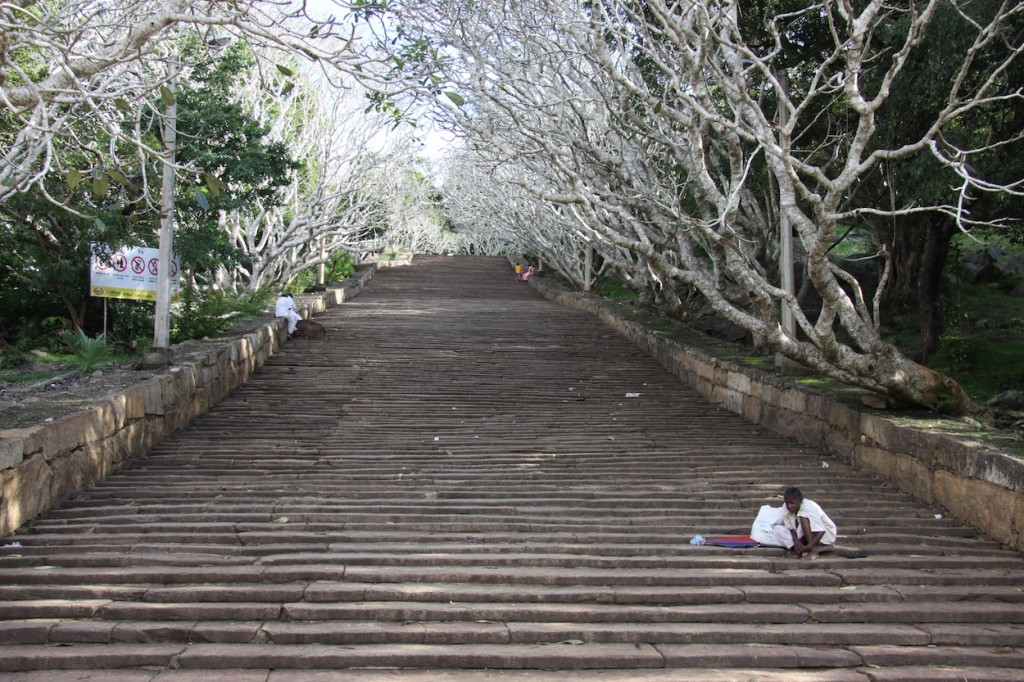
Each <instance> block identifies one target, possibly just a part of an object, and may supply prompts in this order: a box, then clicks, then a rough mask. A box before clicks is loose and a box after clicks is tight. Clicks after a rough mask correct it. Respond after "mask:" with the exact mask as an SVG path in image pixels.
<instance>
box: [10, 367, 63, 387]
mask: <svg viewBox="0 0 1024 682" xmlns="http://www.w3.org/2000/svg"><path fill="white" fill-rule="evenodd" d="M61 373H62V372H31V373H29V374H15V373H14V372H12V371H11V370H3V371H0V383H7V384H30V383H35V382H37V381H45V380H47V379H50V378H52V377H55V376H57V375H58V374H61Z"/></svg>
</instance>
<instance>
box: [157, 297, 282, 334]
mask: <svg viewBox="0 0 1024 682" xmlns="http://www.w3.org/2000/svg"><path fill="white" fill-rule="evenodd" d="M272 297H273V293H272V292H270V291H269V290H264V291H256V292H245V293H242V294H235V293H232V292H228V291H220V290H213V289H210V290H206V291H203V290H201V289H198V288H197V287H193V286H185V287H182V291H181V308H180V310H179V311H178V313H177V314H176V315H175V317H174V319H173V321H172V324H171V342H172V343H181V342H182V341H186V340H188V339H202V338H205V337H209V336H216V335H217V334H219V333H221V332H222V331H224V330H225V329H227V328H228V327H230V326H231V325H232V324H234V323H235V322H237V321H238V320H240V319H243V318H245V317H250V316H253V315H258V314H260V313H262V312H264V311H265V310H266V308H267V306H268V305H269V304H270V300H271V298H272Z"/></svg>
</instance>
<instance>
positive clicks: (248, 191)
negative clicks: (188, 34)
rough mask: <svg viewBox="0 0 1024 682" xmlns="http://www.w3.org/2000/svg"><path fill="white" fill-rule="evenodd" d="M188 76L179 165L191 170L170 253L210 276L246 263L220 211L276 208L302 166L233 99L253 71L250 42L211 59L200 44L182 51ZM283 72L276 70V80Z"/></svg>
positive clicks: (182, 96) (182, 94) (181, 104)
mask: <svg viewBox="0 0 1024 682" xmlns="http://www.w3.org/2000/svg"><path fill="white" fill-rule="evenodd" d="M182 53H183V61H185V62H187V63H188V64H189V65H190V77H189V79H188V80H186V81H184V82H182V84H181V85H180V87H179V90H178V95H177V105H178V109H177V117H178V122H177V127H178V140H179V146H178V152H177V154H178V161H179V162H180V163H182V164H183V165H185V166H187V167H189V168H190V169H192V170H191V174H190V175H188V176H186V177H185V178H184V181H185V185H186V187H188V189H183V190H181V191H180V194H182V195H184V196H183V197H181V198H179V200H178V202H177V203H178V206H177V210H178V217H179V227H178V231H177V234H176V236H175V251H177V253H178V254H179V255H180V257H181V261H182V264H183V266H184V267H187V268H188V269H190V270H192V271H193V273H194V275H195V276H197V277H201V278H202V277H207V276H208V275H209V274H210V273H212V272H213V271H215V270H216V269H217V268H218V267H221V266H225V267H230V266H232V265H234V264H236V263H238V262H240V261H241V260H242V259H243V258H244V254H243V252H242V251H240V250H239V249H237V248H236V247H235V245H234V244H233V243H232V241H231V239H230V238H229V237H228V235H227V234H226V233H225V232H224V231H223V230H222V229H221V228H220V225H219V222H218V215H219V212H220V211H232V210H237V211H242V212H248V211H254V210H256V206H257V205H259V206H261V207H264V208H267V207H272V206H276V205H278V204H279V203H280V190H281V188H282V187H284V186H286V185H287V184H288V183H289V181H290V175H291V173H293V172H295V171H297V170H298V169H300V168H301V164H299V163H298V162H296V161H295V160H294V159H293V158H292V157H291V155H290V153H289V151H288V148H287V146H286V145H285V144H284V143H283V142H280V141H270V140H269V139H268V134H269V132H270V127H269V126H268V125H264V124H262V123H260V122H259V121H258V120H257V119H256V118H255V117H254V116H253V115H252V114H251V113H250V112H248V111H246V110H245V109H243V107H242V105H241V104H240V103H239V102H238V101H237V100H236V98H235V97H234V95H233V87H234V83H235V82H236V81H237V80H238V78H239V77H240V76H241V75H242V74H243V73H245V72H247V71H248V70H251V69H253V68H255V59H254V57H253V55H252V52H251V50H250V48H249V46H248V45H247V44H245V43H244V42H241V41H237V42H235V43H233V44H231V45H230V46H228V47H227V48H226V49H225V50H224V51H223V52H222V53H221V54H220V55H219V56H218V59H217V60H216V61H211V60H210V58H209V52H208V51H207V50H206V49H205V48H204V47H203V46H201V45H199V44H198V41H194V40H193V41H188V42H186V43H185V45H184V46H183V48H182ZM286 71H290V70H288V69H286V68H285V69H283V70H282V68H279V69H278V76H283V75H285V72H286Z"/></svg>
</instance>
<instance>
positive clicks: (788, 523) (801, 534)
mask: <svg viewBox="0 0 1024 682" xmlns="http://www.w3.org/2000/svg"><path fill="white" fill-rule="evenodd" d="M782 497H783V499H784V500H785V502H786V512H787V513H786V514H785V515H784V516H782V517H781V518H780V519H779V520H778V521H776V522H775V528H774V530H775V538H776V539H777V540H778V541H779V544H780V545H782V546H783V547H785V548H786V549H791V550H793V551H794V552H796V555H797V556H798V557H800V558H801V559H817V558H818V554H819V553H820V552H824V551H828V550H830V549H832V545H834V544H835V542H836V537H837V529H836V524H835V523H834V522H833V521H832V519H830V518H829V517H828V514H826V513H825V510H823V509H822V508H821V506H819V505H818V503H817V502H814V501H813V500H807V499H804V495H803V493H801V492H800V489H799V488H788V489H787V490H786V492H785V493H783V495H782Z"/></svg>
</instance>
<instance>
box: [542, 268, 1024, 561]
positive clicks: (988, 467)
mask: <svg viewBox="0 0 1024 682" xmlns="http://www.w3.org/2000/svg"><path fill="white" fill-rule="evenodd" d="M530 284H532V285H533V286H534V287H535V288H536V289H537V291H538V292H540V293H541V294H543V295H544V296H545V297H546V298H548V299H549V300H552V301H555V302H557V303H560V304H562V305H564V306H566V307H569V308H573V309H575V310H582V311H585V312H589V313H591V314H593V315H596V316H597V317H599V318H600V319H601V320H602V321H603V322H604V323H605V324H607V325H608V326H609V327H611V328H612V329H615V330H616V331H617V332H619V333H620V334H622V335H623V336H625V337H626V338H628V339H629V340H631V341H633V342H634V343H635V344H637V346H639V347H640V348H641V349H643V350H644V351H646V352H647V353H648V354H650V355H651V356H652V357H654V358H655V359H656V360H658V362H659V363H661V365H662V366H664V367H665V368H666V369H668V370H669V371H670V372H672V373H674V374H676V375H677V376H678V377H679V378H680V379H682V380H683V381H685V382H686V383H687V384H689V385H690V386H691V387H693V388H694V389H695V390H696V391H697V392H699V393H700V394H701V395H703V396H704V397H705V398H706V399H707V400H708V401H710V402H712V403H716V404H720V405H721V406H722V407H724V408H726V409H728V410H730V411H732V412H735V413H737V414H740V415H742V416H743V417H744V418H746V419H747V421H749V422H751V423H754V424H758V425H761V426H763V427H765V428H767V429H769V430H771V431H774V432H775V433H778V434H781V435H783V436H787V437H790V438H793V439H795V440H797V441H799V442H800V443H803V444H805V445H809V446H813V447H820V448H823V449H824V450H827V451H829V452H831V453H832V454H834V455H836V456H838V457H840V458H842V459H844V460H846V461H848V462H850V463H852V464H853V465H854V466H857V467H858V468H860V469H862V470H864V471H868V472H870V473H872V474H874V475H876V476H878V477H879V478H882V479H884V480H887V481H891V482H892V483H893V484H895V485H896V486H897V487H898V488H899V489H900V490H902V491H904V492H906V493H908V494H910V495H913V496H914V497H916V498H917V499H919V500H921V501H923V502H926V503H928V504H931V505H937V506H940V507H943V508H944V509H946V510H948V512H949V513H950V515H951V516H953V517H955V518H957V519H959V520H960V521H962V522H963V523H965V524H967V525H969V526H972V527H974V528H976V529H978V530H979V531H981V532H983V533H985V534H986V535H988V536H990V537H992V538H994V539H995V540H997V541H998V542H1001V543H1003V544H1004V545H1007V546H1009V547H1012V548H1014V549H1017V550H1018V551H1024V460H1022V459H1021V458H1020V457H1016V456H1014V455H1011V454H1010V453H1008V452H1004V451H1001V450H999V449H998V448H997V447H994V446H993V445H990V444H989V443H987V442H986V440H985V436H986V434H985V432H984V430H983V429H980V428H974V427H971V426H969V425H967V424H966V423H964V422H962V421H959V420H955V419H949V418H943V417H941V416H940V415H936V414H933V413H928V412H924V411H907V412H897V413H893V412H883V411H879V410H875V409H872V408H869V407H866V406H864V405H862V404H861V402H860V396H861V395H864V394H866V393H867V392H866V391H863V390H861V389H857V388H850V387H839V386H837V387H836V390H835V391H819V390H815V389H813V388H809V387H806V386H802V385H800V384H799V383H797V382H796V381H794V380H793V379H791V378H787V377H783V376H778V375H776V374H774V373H771V372H767V371H764V370H761V369H759V368H757V367H753V366H750V365H747V364H744V363H742V362H740V361H738V360H733V359H729V358H728V357H724V356H723V357H719V356H716V355H715V354H713V353H711V352H708V351H707V350H706V349H704V348H701V347H698V346H697V345H690V344H688V343H686V342H685V341H680V340H677V339H673V338H669V336H668V335H667V334H666V333H664V332H661V331H659V330H658V329H656V328H654V327H652V326H650V325H648V324H645V323H642V322H638V321H635V320H631V319H629V317H630V316H629V315H628V314H627V312H626V309H625V308H624V307H622V306H618V305H617V304H614V303H609V302H608V301H606V300H604V299H600V298H597V297H594V296H589V295H586V294H580V293H576V292H570V291H568V290H566V289H564V288H562V287H560V286H558V285H556V284H554V283H552V282H550V281H548V280H545V279H544V278H535V279H532V280H530Z"/></svg>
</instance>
